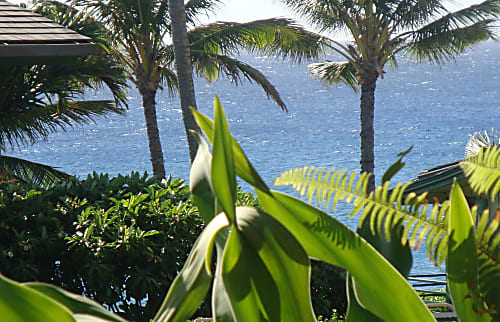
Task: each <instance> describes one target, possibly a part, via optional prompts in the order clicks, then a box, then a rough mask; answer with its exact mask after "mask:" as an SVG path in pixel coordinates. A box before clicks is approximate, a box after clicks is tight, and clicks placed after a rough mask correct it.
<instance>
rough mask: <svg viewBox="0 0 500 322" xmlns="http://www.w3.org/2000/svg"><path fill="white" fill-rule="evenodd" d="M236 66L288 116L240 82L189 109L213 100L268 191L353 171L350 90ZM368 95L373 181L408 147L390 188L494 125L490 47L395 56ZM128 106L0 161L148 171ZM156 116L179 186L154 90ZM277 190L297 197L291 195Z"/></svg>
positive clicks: (181, 140)
mask: <svg viewBox="0 0 500 322" xmlns="http://www.w3.org/2000/svg"><path fill="white" fill-rule="evenodd" d="M240 59H241V60H243V61H245V62H247V63H249V64H250V65H252V66H254V67H256V68H258V69H259V70H261V71H262V72H263V73H264V74H265V75H266V76H267V77H268V78H269V79H270V80H271V82H272V83H273V84H274V85H275V86H276V88H277V89H278V91H279V92H280V94H281V96H282V98H283V100H284V101H285V103H286V104H287V107H288V110H289V111H288V113H285V112H282V111H281V110H280V108H279V107H278V106H277V105H276V104H275V103H274V102H273V101H271V100H269V99H267V98H266V95H265V93H264V92H263V91H262V90H261V88H260V87H258V86H257V85H254V84H251V83H249V82H243V83H242V84H240V85H239V86H238V87H235V86H234V84H232V83H231V82H230V81H228V80H226V79H221V80H218V81H217V82H213V83H208V82H206V81H205V80H203V79H199V78H198V79H196V80H195V90H196V99H197V104H198V108H199V110H201V111H202V112H203V113H206V114H208V115H209V116H211V115H212V113H213V108H212V106H213V99H214V95H215V94H217V95H218V97H219V99H220V100H221V102H222V104H223V106H224V107H225V110H226V113H227V116H228V118H229V125H230V128H231V131H232V133H233V135H234V136H235V137H236V138H237V140H238V141H239V142H240V144H241V145H242V147H243V149H244V150H245V152H246V153H247V155H248V157H249V158H250V160H251V161H252V162H253V164H254V165H255V167H256V169H257V170H258V171H259V173H260V174H261V175H262V176H263V178H264V179H265V180H266V181H267V182H268V183H269V184H272V182H273V180H274V178H276V177H277V176H279V175H280V174H281V173H282V172H283V171H286V170H288V169H290V168H294V167H302V166H305V165H309V166H311V165H314V166H321V167H325V168H331V167H335V168H337V169H347V170H348V171H356V170H358V168H359V126H360V125H359V93H354V92H353V91H352V90H351V89H350V88H348V87H346V86H333V87H329V86H327V85H325V84H322V83H321V82H319V81H318V80H316V79H313V78H311V77H310V75H309V73H308V71H307V65H306V64H290V63H289V62H286V61H285V62H284V61H282V60H281V59H279V58H276V57H267V56H252V55H249V54H242V55H241V56H240ZM329 59H331V60H335V59H334V58H332V57H330V58H329ZM86 96H87V98H97V99H100V98H106V97H109V94H108V93H107V92H106V91H104V90H101V91H97V92H94V91H91V92H88V93H87V94H86ZM375 96H376V98H375V100H376V102H375V133H376V137H375V145H376V146H375V159H376V160H375V162H376V180H377V182H379V180H380V178H381V176H382V174H383V173H384V171H385V170H386V169H387V167H388V166H390V165H391V164H392V163H393V162H394V161H395V160H396V159H397V157H396V155H397V153H399V152H401V151H404V150H406V149H407V148H408V147H410V146H412V145H413V146H414V148H413V150H412V152H411V153H410V154H409V155H407V157H406V158H405V160H406V162H407V164H406V166H405V167H404V169H403V170H402V171H401V172H400V173H399V174H398V175H397V176H396V177H395V178H393V180H394V181H402V182H406V181H409V180H411V179H412V178H413V177H415V175H417V174H418V173H419V172H421V171H423V170H425V169H428V168H431V167H433V166H436V165H440V164H444V163H448V162H451V161H455V160H459V159H461V158H463V156H464V152H465V144H466V143H467V141H468V139H469V136H470V135H471V134H472V133H474V132H476V131H482V130H488V131H489V130H490V129H491V128H497V129H499V127H500V124H499V121H500V43H496V42H488V43H484V44H481V45H479V46H476V47H474V48H473V49H471V50H468V51H467V52H466V53H464V54H462V55H461V56H459V57H458V58H457V59H456V60H455V61H451V62H449V63H447V64H445V65H443V66H437V65H432V64H429V63H415V62H412V61H409V60H408V59H406V58H405V57H400V58H399V67H398V68H397V69H393V68H391V67H387V68H386V74H385V75H384V79H380V80H379V81H378V83H377V89H376V94H375ZM128 102H129V110H128V111H127V112H126V113H125V115H123V116H120V115H109V116H107V117H106V118H100V119H97V120H96V122H95V123H91V124H87V125H84V126H76V127H75V128H72V129H69V130H67V131H66V132H63V131H59V132H57V133H53V134H51V135H50V136H49V137H48V138H47V139H46V140H44V141H41V142H37V143H36V144H34V145H31V146H25V147H20V148H15V149H14V150H13V151H11V152H10V153H8V154H9V155H13V156H17V157H22V158H25V159H28V160H31V161H34V162H41V163H44V164H48V165H51V166H55V167H58V168H59V169H60V170H62V171H65V172H67V173H70V174H73V175H76V176H78V177H80V178H84V177H86V176H87V174H89V173H92V172H93V171H96V172H98V173H109V174H110V175H116V174H118V173H121V174H128V173H130V172H131V171H139V172H144V171H147V172H149V173H151V165H150V161H149V151H148V145H147V135H146V128H145V122H144V116H143V108H142V101H141V97H140V95H139V94H138V92H137V90H135V89H134V88H131V89H130V90H129V93H128ZM157 110H158V122H159V128H160V135H161V140H162V145H163V150H164V157H165V168H166V171H167V173H170V174H171V175H172V176H173V177H181V178H184V179H186V181H188V178H189V157H188V150H187V144H186V138H185V134H184V129H183V125H182V117H181V110H180V106H179V103H178V99H177V97H169V95H168V93H167V92H166V91H164V92H160V93H159V95H158V96H157ZM243 188H244V189H248V186H245V185H243ZM279 190H283V191H286V192H289V193H291V194H293V195H297V193H295V192H293V191H292V190H291V189H286V188H281V187H280V188H279ZM349 211H350V208H349V207H348V206H343V207H339V209H338V211H337V213H336V214H334V216H336V217H337V218H339V219H340V220H341V221H342V222H344V223H347V224H348V225H349V226H350V227H352V228H353V229H354V228H355V227H356V224H357V219H358V218H356V217H355V218H348V213H349ZM443 270H444V268H435V267H434V266H433V265H432V263H431V262H429V260H428V259H427V256H426V254H425V252H424V251H422V250H419V251H418V252H416V253H415V256H414V268H413V273H436V272H440V271H443Z"/></svg>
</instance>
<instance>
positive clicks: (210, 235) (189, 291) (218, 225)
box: [155, 214, 229, 321]
mask: <svg viewBox="0 0 500 322" xmlns="http://www.w3.org/2000/svg"><path fill="white" fill-rule="evenodd" d="M228 225H229V222H228V221H227V218H226V216H224V215H223V214H220V215H218V216H216V217H215V218H214V219H213V220H212V221H211V222H210V223H209V224H208V225H207V226H206V227H205V229H204V230H203V232H202V233H201V235H200V237H198V239H197V240H196V243H195V244H194V246H193V248H192V249H191V253H190V254H189V257H188V259H187V260H186V263H185V265H184V267H183V268H182V270H181V271H180V273H179V274H178V275H177V277H176V278H175V280H174V282H173V283H172V285H171V286H170V289H169V290H168V293H167V296H166V297H165V300H164V301H163V304H162V306H161V308H160V310H159V311H158V312H157V314H156V316H155V321H185V320H186V319H188V318H189V317H190V316H191V315H192V314H193V313H194V312H195V311H196V309H197V308H198V306H199V305H200V303H201V302H202V301H203V299H204V298H205V295H206V294H207V292H208V289H209V288H210V283H211V281H212V272H211V270H210V263H211V259H212V252H213V245H214V242H215V237H216V236H217V233H218V232H219V231H220V230H221V229H223V228H224V227H226V226H228Z"/></svg>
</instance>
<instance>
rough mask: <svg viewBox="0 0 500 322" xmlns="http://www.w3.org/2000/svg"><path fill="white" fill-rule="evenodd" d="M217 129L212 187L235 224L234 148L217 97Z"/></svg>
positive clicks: (213, 148)
mask: <svg viewBox="0 0 500 322" xmlns="http://www.w3.org/2000/svg"><path fill="white" fill-rule="evenodd" d="M214 109H215V127H214V141H213V147H212V154H213V158H212V170H211V171H212V187H213V189H214V191H215V195H216V196H217V200H218V201H219V202H220V204H221V205H222V207H223V209H224V211H225V212H226V214H227V215H228V217H229V221H230V222H231V224H234V223H235V216H236V214H235V206H234V204H235V201H236V173H235V169H234V160H233V147H232V144H231V135H230V134H229V126H228V124H227V120H226V116H225V114H224V109H223V108H222V106H221V104H220V102H219V99H218V98H217V96H215V101H214Z"/></svg>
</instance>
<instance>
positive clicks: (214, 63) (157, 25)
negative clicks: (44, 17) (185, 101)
mask: <svg viewBox="0 0 500 322" xmlns="http://www.w3.org/2000/svg"><path fill="white" fill-rule="evenodd" d="M168 2H169V1H167V0H108V1H102V0H77V1H76V4H78V5H80V6H82V7H85V8H86V10H88V11H90V12H91V13H92V14H94V15H95V16H96V17H98V19H99V20H100V21H103V22H104V23H105V24H106V25H107V26H108V28H109V30H110V34H111V38H112V39H113V42H114V44H115V47H116V48H119V49H120V50H119V52H118V55H119V56H120V58H121V60H122V61H123V64H124V65H125V66H126V67H127V69H128V71H129V74H130V76H129V77H130V80H131V81H132V82H133V83H134V84H135V86H136V87H137V88H138V90H139V93H140V94H141V96H142V99H143V107H144V117H145V120H146V127H147V133H148V140H149V149H150V156H151V162H152V166H153V174H154V175H156V176H157V177H164V176H165V169H164V164H163V153H162V148H161V143H160V137H159V131H158V125H157V117H156V102H155V97H156V94H157V92H158V90H159V89H161V88H167V89H168V90H169V91H170V92H175V91H177V88H178V84H177V76H176V74H175V73H174V71H173V63H174V50H173V46H172V44H171V43H169V42H167V40H168V39H167V38H169V37H168V36H172V34H171V33H172V27H173V25H171V21H170V18H169V15H168ZM219 2H220V0H190V1H188V2H187V3H186V4H185V13H186V24H187V26H188V28H189V30H188V32H187V38H188V40H189V47H190V52H191V59H192V65H193V68H194V71H195V73H196V74H198V75H200V76H203V77H205V78H207V79H208V80H210V81H212V80H216V79H217V78H218V77H219V76H220V75H222V76H226V77H228V78H230V79H232V80H233V82H234V83H235V84H239V82H240V81H241V80H242V79H247V80H250V81H255V82H256V83H257V84H259V85H260V86H261V87H262V88H263V90H264V91H265V93H266V94H267V95H268V96H269V97H271V98H272V99H274V100H275V101H276V103H277V104H278V105H279V106H280V107H281V108H282V109H284V110H286V106H285V104H284V102H283V100H282V99H281V97H280V95H279V94H278V92H277V90H276V88H275V87H274V86H273V85H272V84H271V83H270V82H269V80H268V79H266V77H265V76H264V75H263V74H262V73H261V72H259V71H258V70H257V69H255V68H253V67H251V66H250V65H248V64H246V63H244V62H242V61H240V60H238V59H235V58H232V57H231V56H234V55H236V54H237V53H238V50H240V49H242V48H243V49H246V50H249V51H261V52H266V53H268V54H276V55H278V54H279V55H282V56H283V57H290V58H291V59H292V60H294V61H300V60H302V59H304V58H307V59H310V58H313V57H316V56H317V55H318V54H319V53H320V52H321V50H322V48H323V43H322V41H321V39H322V38H321V36H319V35H316V34H314V33H310V32H306V31H305V30H304V29H302V28H301V27H299V26H297V25H296V24H295V23H294V22H293V21H291V20H289V19H266V20H259V21H254V22H249V23H243V24H239V23H233V22H217V23H213V24H209V25H205V26H197V22H198V19H197V17H198V16H200V15H202V14H207V13H210V12H211V11H212V10H214V9H215V8H216V5H217V4H218V3H219ZM189 127H190V125H187V124H185V128H186V129H188V128H189Z"/></svg>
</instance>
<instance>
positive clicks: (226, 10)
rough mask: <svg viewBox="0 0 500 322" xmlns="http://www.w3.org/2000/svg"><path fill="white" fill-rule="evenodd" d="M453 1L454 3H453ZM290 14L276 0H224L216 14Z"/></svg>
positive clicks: (246, 17) (236, 17)
mask: <svg viewBox="0 0 500 322" xmlns="http://www.w3.org/2000/svg"><path fill="white" fill-rule="evenodd" d="M449 2H450V3H452V4H451V5H450V6H449V7H450V9H455V8H457V7H460V6H457V5H456V4H461V5H462V6H467V5H471V4H474V3H480V2H481V1H475V0H454V1H449ZM453 3H455V5H454V4H453ZM283 16H286V17H288V16H291V14H290V11H289V10H288V9H287V8H286V7H285V6H284V5H283V4H282V3H281V2H279V1H278V0H225V1H223V4H222V5H221V10H219V12H218V14H217V19H218V20H228V19H230V20H233V21H238V22H244V21H251V20H255V19H263V18H270V17H283Z"/></svg>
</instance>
